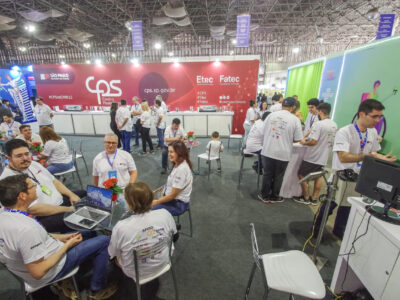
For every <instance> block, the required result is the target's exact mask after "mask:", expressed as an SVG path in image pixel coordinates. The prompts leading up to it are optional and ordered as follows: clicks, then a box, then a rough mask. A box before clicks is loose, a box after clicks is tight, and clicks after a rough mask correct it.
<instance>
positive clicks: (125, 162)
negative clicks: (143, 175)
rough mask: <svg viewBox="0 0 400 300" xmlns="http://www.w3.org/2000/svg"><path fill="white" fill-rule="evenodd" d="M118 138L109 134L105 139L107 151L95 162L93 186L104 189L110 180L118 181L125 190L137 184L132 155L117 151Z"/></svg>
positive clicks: (96, 158)
mask: <svg viewBox="0 0 400 300" xmlns="http://www.w3.org/2000/svg"><path fill="white" fill-rule="evenodd" d="M117 145H118V136H117V135H115V134H114V133H108V134H106V136H105V137H104V148H105V151H103V152H100V153H99V154H97V156H96V157H95V158H94V160H93V185H94V186H99V187H103V182H104V181H106V180H107V179H110V178H116V179H117V180H118V183H117V184H118V186H120V187H122V188H125V187H126V186H127V185H128V184H129V183H134V182H136V179H137V176H138V172H137V170H136V165H135V162H134V160H133V158H132V155H131V154H130V153H128V152H126V151H124V150H121V149H119V150H118V149H117Z"/></svg>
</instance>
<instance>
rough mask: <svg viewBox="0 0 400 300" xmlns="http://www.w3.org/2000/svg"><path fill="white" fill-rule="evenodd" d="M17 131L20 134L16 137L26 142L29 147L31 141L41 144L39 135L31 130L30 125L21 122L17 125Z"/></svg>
mask: <svg viewBox="0 0 400 300" xmlns="http://www.w3.org/2000/svg"><path fill="white" fill-rule="evenodd" d="M19 131H20V133H21V134H20V135H18V136H17V137H16V138H17V139H21V140H23V141H25V142H27V143H28V145H29V148H30V147H32V144H33V143H40V144H41V145H42V146H43V141H42V138H41V137H40V135H38V134H36V133H33V132H32V128H31V126H30V125H28V124H23V125H21V126H19Z"/></svg>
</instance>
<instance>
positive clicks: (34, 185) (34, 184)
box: [28, 183, 37, 190]
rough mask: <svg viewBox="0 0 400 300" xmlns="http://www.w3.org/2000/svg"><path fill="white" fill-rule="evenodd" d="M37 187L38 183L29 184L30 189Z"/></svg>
mask: <svg viewBox="0 0 400 300" xmlns="http://www.w3.org/2000/svg"><path fill="white" fill-rule="evenodd" d="M36 187H37V184H36V183H32V185H31V186H28V190H30V189H33V188H36Z"/></svg>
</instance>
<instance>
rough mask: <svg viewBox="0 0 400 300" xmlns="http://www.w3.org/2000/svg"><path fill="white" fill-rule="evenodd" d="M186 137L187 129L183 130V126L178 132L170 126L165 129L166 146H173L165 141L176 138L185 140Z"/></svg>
mask: <svg viewBox="0 0 400 300" xmlns="http://www.w3.org/2000/svg"><path fill="white" fill-rule="evenodd" d="M185 136H186V131H185V129H183V127H182V126H179V128H178V130H173V129H172V127H171V126H168V127H167V128H166V129H165V133H164V144H165V145H166V146H168V145H169V144H171V142H169V143H167V142H166V141H165V139H170V138H176V137H179V138H183V137H185Z"/></svg>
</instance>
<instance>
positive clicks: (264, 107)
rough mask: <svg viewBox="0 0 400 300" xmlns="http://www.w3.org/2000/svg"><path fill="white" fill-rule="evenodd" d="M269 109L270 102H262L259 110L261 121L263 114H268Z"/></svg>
mask: <svg viewBox="0 0 400 300" xmlns="http://www.w3.org/2000/svg"><path fill="white" fill-rule="evenodd" d="M267 109H268V102H267V101H263V102H261V105H260V109H259V110H258V117H259V119H261V118H262V116H263V114H264V113H265V112H267Z"/></svg>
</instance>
